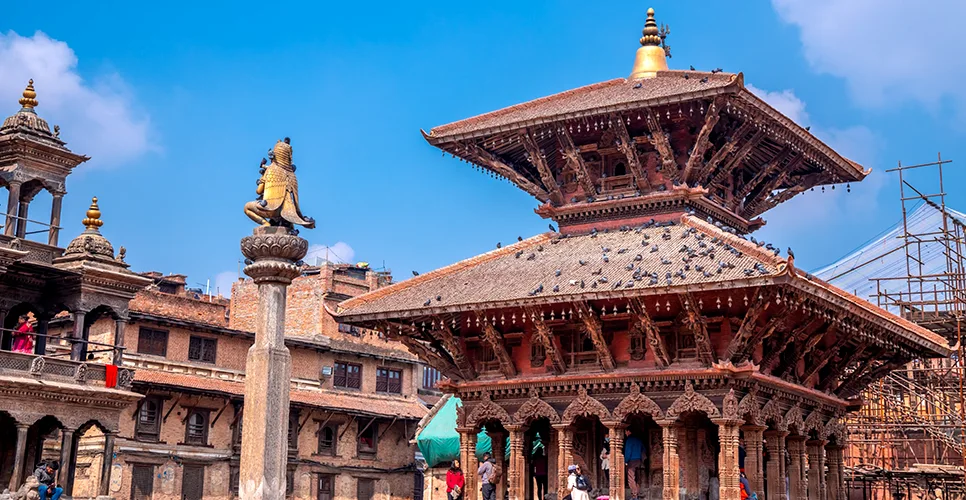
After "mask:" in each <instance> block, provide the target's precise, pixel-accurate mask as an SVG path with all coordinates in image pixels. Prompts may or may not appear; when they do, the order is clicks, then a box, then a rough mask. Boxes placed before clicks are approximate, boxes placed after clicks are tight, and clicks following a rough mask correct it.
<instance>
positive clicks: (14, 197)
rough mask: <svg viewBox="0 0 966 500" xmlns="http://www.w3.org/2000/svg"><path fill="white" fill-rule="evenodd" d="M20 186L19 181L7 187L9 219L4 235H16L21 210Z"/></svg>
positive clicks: (5, 224)
mask: <svg viewBox="0 0 966 500" xmlns="http://www.w3.org/2000/svg"><path fill="white" fill-rule="evenodd" d="M20 184H21V182H20V181H18V180H11V181H10V182H9V184H8V185H7V219H6V222H5V223H4V227H3V234H5V235H7V236H13V235H14V229H16V223H17V209H18V208H20Z"/></svg>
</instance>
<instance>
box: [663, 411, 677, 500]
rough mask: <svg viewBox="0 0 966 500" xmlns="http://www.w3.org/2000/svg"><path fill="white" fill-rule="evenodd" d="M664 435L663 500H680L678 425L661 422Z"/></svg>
mask: <svg viewBox="0 0 966 500" xmlns="http://www.w3.org/2000/svg"><path fill="white" fill-rule="evenodd" d="M661 432H662V433H663V436H664V494H663V495H662V498H663V500H678V497H679V496H680V490H681V486H680V479H681V476H680V467H681V464H680V461H679V459H678V425H677V423H676V422H663V423H661Z"/></svg>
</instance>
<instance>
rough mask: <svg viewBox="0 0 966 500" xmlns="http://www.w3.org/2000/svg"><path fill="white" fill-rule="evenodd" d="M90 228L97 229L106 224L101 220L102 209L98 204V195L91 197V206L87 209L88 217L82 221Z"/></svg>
mask: <svg viewBox="0 0 966 500" xmlns="http://www.w3.org/2000/svg"><path fill="white" fill-rule="evenodd" d="M81 222H82V223H83V224H84V225H85V226H87V229H88V230H92V231H97V228H99V227H101V226H103V225H104V221H102V220H101V209H100V208H99V207H98V206H97V197H96V196H95V197H94V198H92V199H91V206H90V207H89V208H88V209H87V218H86V219H84V220H82V221H81Z"/></svg>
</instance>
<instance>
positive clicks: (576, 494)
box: [567, 465, 590, 500]
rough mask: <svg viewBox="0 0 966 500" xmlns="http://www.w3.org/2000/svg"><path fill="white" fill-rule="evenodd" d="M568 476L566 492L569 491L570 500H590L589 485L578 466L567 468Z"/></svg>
mask: <svg viewBox="0 0 966 500" xmlns="http://www.w3.org/2000/svg"><path fill="white" fill-rule="evenodd" d="M567 472H569V473H570V475H569V476H568V477H567V490H569V491H570V498H571V499H572V500H590V483H589V482H587V476H584V475H583V474H582V471H581V470H580V466H579V465H571V466H569V467H567Z"/></svg>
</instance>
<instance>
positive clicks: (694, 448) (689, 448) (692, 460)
mask: <svg viewBox="0 0 966 500" xmlns="http://www.w3.org/2000/svg"><path fill="white" fill-rule="evenodd" d="M678 457H679V458H678V460H679V461H680V463H681V464H682V466H681V467H680V470H679V471H678V481H679V482H680V484H681V486H683V487H684V491H685V494H686V495H688V496H691V495H697V494H698V490H699V485H700V483H699V479H698V473H699V472H700V468H701V450H700V446H699V439H698V429H697V427H693V426H687V427H683V428H681V429H680V430H679V432H678Z"/></svg>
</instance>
